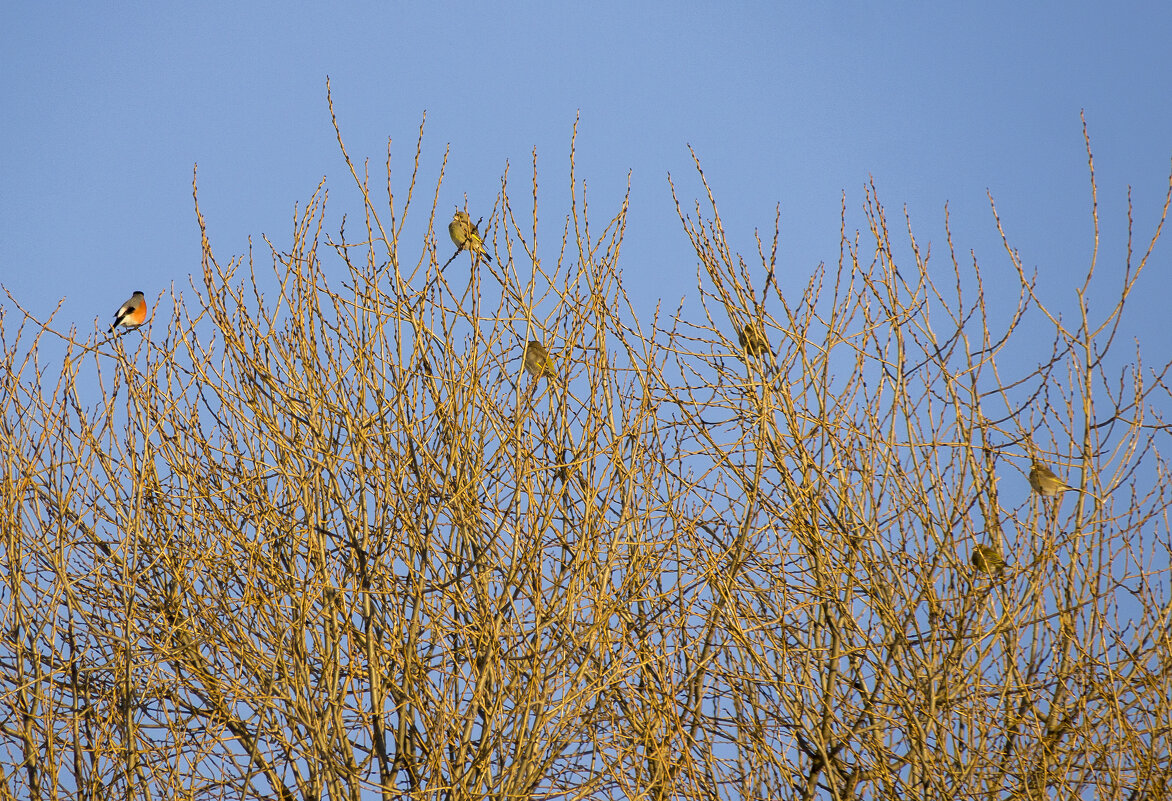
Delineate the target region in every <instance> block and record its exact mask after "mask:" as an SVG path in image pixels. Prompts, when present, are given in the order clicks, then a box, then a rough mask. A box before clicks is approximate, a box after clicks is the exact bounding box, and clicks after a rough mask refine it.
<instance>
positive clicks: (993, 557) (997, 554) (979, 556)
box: [973, 543, 1005, 575]
mask: <svg viewBox="0 0 1172 801" xmlns="http://www.w3.org/2000/svg"><path fill="white" fill-rule="evenodd" d="M973 567H975V568H976V569H977V571H978V572H980V573H989V574H993V573H996V574H998V575H1000V574H1001V571H1002V570H1004V569H1005V558H1004V557H1003V556H1002V555H1001V551H999V550H997V548H996V547H995V546H993V545H986V544H985V543H981V544H980V545H978V546H977V547H976V550H974V551H973Z"/></svg>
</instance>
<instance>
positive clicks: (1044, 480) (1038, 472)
mask: <svg viewBox="0 0 1172 801" xmlns="http://www.w3.org/2000/svg"><path fill="white" fill-rule="evenodd" d="M1030 486H1031V487H1033V488H1034V492H1036V493H1038V494H1039V495H1041V496H1042V497H1043V498H1053V497H1055V496H1056V495H1059V494H1061V492H1062V491H1063V490H1068V489H1074V487H1071V486H1068V485H1067V484H1066V482H1065V481H1063V480H1062V479H1060V478H1059V477H1058V476H1057V475H1055V473H1054V471H1053V470H1051V469H1050V468H1049V467H1047V466H1046V463H1045V462H1039V461H1038V460H1037V459H1034V460H1033V464H1032V465H1031V466H1030ZM1076 491H1077V490H1076Z"/></svg>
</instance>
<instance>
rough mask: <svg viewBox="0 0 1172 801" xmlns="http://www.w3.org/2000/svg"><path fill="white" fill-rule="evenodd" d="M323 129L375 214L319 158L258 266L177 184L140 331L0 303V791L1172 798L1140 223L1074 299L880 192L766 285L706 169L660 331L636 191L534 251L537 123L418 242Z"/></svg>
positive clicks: (1162, 477) (1156, 419)
mask: <svg viewBox="0 0 1172 801" xmlns="http://www.w3.org/2000/svg"><path fill="white" fill-rule="evenodd" d="M421 141H422V136H421ZM339 143H341V137H339ZM343 152H345V148H344V147H343ZM346 159H347V163H348V164H350V165H351V172H352V175H353V176H354V179H355V186H356V187H357V188H358V190H359V193H360V195H361V201H362V207H363V219H364V224H363V226H362V227H361V235H360V236H359V237H358V239H357V240H354V239H353V238H348V236H347V232H346V230H345V225H344V224H343V225H342V226H341V227H340V231H339V233H338V234H337V235H327V234H325V233H324V230H325V193H324V190H319V192H318V193H317V194H315V195H314V197H313V198H312V199H311V201H310V203H309V204H308V205H307V207H306V208H304V209H303V210H301V211H300V212H299V213H298V214H297V216H296V220H295V226H294V231H293V236H292V241H291V244H290V245H288V246H287V247H286V248H284V249H282V248H278V247H277V246H276V245H273V244H271V243H269V251H270V255H271V269H269V268H268V267H267V265H266V266H265V267H263V268H262V267H259V266H257V265H256V264H255V263H254V262H253V258H252V254H251V253H250V254H249V256H248V258H247V260H244V259H235V260H232V261H230V262H227V263H223V262H221V261H220V260H218V259H217V258H216V256H215V254H214V253H213V250H212V247H211V245H210V242H209V239H208V236H207V230H206V227H205V225H204V222H203V219H202V217H201V218H200V220H199V222H200V227H201V231H203V243H204V244H203V270H202V275H201V276H198V277H197V278H196V280H195V282H194V284H193V292H192V294H191V295H190V296H188V297H187V298H186V299H180V298H178V297H176V299H175V301H174V306H173V309H171V310H170V311H168V310H166V309H164V308H162V307H156V309H155V311H154V313H153V315H152V317H151V319H150V320H149V321H148V322H147V324H146V325H144V326H143V327H142V328H141V329H139V330H138V331H133V332H127V333H122V332H120V335H118V336H111V337H107V336H105V334H102V335H99V336H98V337H97V338H93V339H88V340H85V341H82V340H79V339H77V338H76V336H75V335H73V334H72V333H71V332H68V333H67V332H60V331H58V330H57V329H56V328H55V327H54V324H53V321H52V320H51V319H50V320H47V321H38V320H35V319H33V318H32V317H31V316H30V315H27V314H25V313H24V312H23V311H20V310H19V306H17V305H15V302H14V305H13V307H12V308H9V309H5V312H4V317H3V318H0V323H2V325H0V335H2V336H3V343H2V349H0V358H2V359H3V364H2V365H0V453H3V462H2V472H0V499H2V501H3V502H2V503H0V515H2V516H3V517H2V526H0V533H2V536H3V551H2V553H0V559H2V560H3V564H4V573H5V579H6V580H5V584H4V587H3V592H2V595H0V615H2V621H3V627H2V632H0V694H2V696H3V699H4V703H3V704H0V710H3V711H0V766H2V768H3V776H2V778H3V784H2V785H0V797H16V798H37V799H41V798H44V799H51V798H65V797H70V798H73V797H79V798H95V799H96V798H199V799H203V798H208V799H211V798H280V799H319V798H330V799H342V798H352V799H356V798H375V797H384V798H401V797H406V798H419V799H423V798H428V799H471V798H489V797H491V798H501V799H505V798H509V799H522V798H524V799H529V798H549V799H577V798H582V799H585V798H591V799H594V798H598V799H620V798H623V799H626V798H650V799H667V798H687V799H692V798H695V799H739V798H745V799H781V798H795V799H797V798H801V799H812V798H826V799H846V798H875V799H878V798H919V797H922V798H940V797H950V796H956V797H964V798H1004V797H1010V796H1011V797H1037V798H1048V797H1060V798H1075V797H1081V796H1084V795H1086V794H1088V793H1089V794H1092V795H1094V796H1096V797H1100V798H1141V797H1159V796H1160V795H1161V794H1162V793H1166V792H1167V791H1168V777H1169V775H1170V772H1172V765H1170V764H1169V759H1168V754H1169V753H1172V742H1170V740H1172V728H1170V723H1169V719H1170V716H1172V703H1170V701H1169V699H1170V698H1172V661H1170V658H1169V653H1172V651H1170V647H1169V645H1170V644H1169V635H1168V632H1169V630H1170V623H1172V621H1170V619H1169V617H1170V611H1172V607H1170V606H1169V598H1168V596H1167V587H1168V579H1169V541H1168V531H1167V528H1166V520H1167V514H1168V511H1169V503H1170V500H1169V496H1168V489H1167V487H1168V486H1169V485H1168V482H1167V476H1166V473H1165V465H1164V463H1163V461H1162V459H1161V455H1160V451H1159V446H1160V445H1161V444H1162V440H1163V438H1164V437H1165V436H1166V434H1165V427H1164V425H1163V423H1162V418H1161V414H1162V411H1163V410H1166V409H1167V408H1168V401H1169V398H1168V390H1167V386H1166V384H1165V371H1166V369H1167V366H1166V365H1160V366H1159V367H1157V368H1156V369H1155V370H1151V369H1150V368H1145V367H1143V366H1142V365H1141V364H1140V363H1139V362H1138V355H1134V356H1133V355H1130V354H1125V355H1117V354H1116V352H1115V351H1116V350H1117V349H1118V347H1119V345H1118V343H1117V342H1116V338H1115V333H1116V329H1117V326H1118V324H1119V321H1120V319H1121V317H1122V314H1123V309H1124V305H1125V302H1126V300H1127V298H1128V296H1129V294H1130V293H1131V292H1132V291H1133V289H1134V287H1135V286H1136V282H1137V281H1138V280H1139V279H1140V274H1141V272H1142V270H1143V267H1144V263H1145V262H1146V261H1147V258H1148V254H1150V253H1151V247H1152V246H1154V245H1155V243H1156V239H1157V238H1158V235H1159V231H1158V230H1157V231H1156V233H1155V235H1154V236H1153V237H1152V239H1151V246H1149V248H1148V249H1147V252H1146V253H1145V254H1144V255H1143V257H1142V259H1141V260H1140V261H1139V262H1138V263H1137V264H1135V265H1132V264H1131V263H1130V261H1129V263H1128V264H1127V271H1126V274H1125V276H1124V278H1123V280H1122V283H1121V290H1120V291H1119V295H1118V298H1117V303H1116V304H1115V305H1114V307H1113V308H1111V309H1110V310H1109V311H1108V312H1107V314H1106V316H1105V317H1102V318H1101V319H1093V318H1092V317H1091V316H1090V314H1091V312H1090V310H1089V304H1088V303H1087V302H1086V293H1087V291H1088V288H1089V286H1090V280H1091V279H1090V276H1088V279H1087V283H1086V284H1084V285H1083V286H1082V287H1081V288H1080V289H1079V290H1078V292H1077V293H1076V296H1077V302H1078V304H1079V305H1078V308H1079V309H1080V310H1081V311H1082V316H1081V319H1078V320H1076V322H1075V324H1074V325H1073V326H1069V325H1067V324H1066V323H1064V322H1063V321H1062V319H1060V317H1059V316H1058V315H1057V314H1055V313H1053V312H1051V311H1050V310H1049V309H1048V308H1047V307H1046V305H1045V304H1044V303H1043V302H1042V301H1041V300H1040V298H1039V297H1038V294H1037V293H1036V291H1035V290H1036V287H1035V285H1034V282H1033V279H1032V278H1031V277H1030V276H1029V275H1028V274H1027V272H1026V270H1025V269H1024V268H1023V267H1022V265H1021V263H1020V261H1019V260H1018V257H1017V254H1016V253H1015V252H1014V251H1013V250H1012V248H1011V247H1009V245H1008V244H1007V245H1006V249H1005V253H1006V255H1007V258H1008V261H1009V263H1010V264H1012V265H1013V266H1014V267H1016V270H1017V276H1018V279H1019V280H1018V282H1017V285H1016V287H1015V289H1016V290H1017V292H1016V293H1015V295H1016V305H1014V304H1012V303H1010V304H1006V303H1005V296H1006V295H1005V289H1004V287H998V288H997V290H996V292H995V293H993V294H994V295H995V297H994V296H993V295H990V294H987V293H986V289H985V286H984V284H983V283H982V281H981V270H980V268H979V266H978V265H977V264H976V263H975V262H973V263H971V264H963V263H962V261H961V259H960V258H959V257H958V256H957V253H956V251H955V249H953V248H952V243H951V241H949V249H948V261H947V262H946V264H945V266H944V268H941V267H940V266H939V264H938V263H932V264H931V266H930V264H929V262H930V259H929V256H928V254H927V252H926V249H925V250H921V248H920V246H919V244H918V243H917V241H916V239H915V237H914V236H911V235H910V234H909V237H908V241H907V242H906V243H904V242H902V241H899V242H897V241H896V239H897V238H896V237H894V236H893V235H892V234H891V233H890V232H889V229H888V223H887V219H886V216H885V212H884V209H883V207H882V206H881V205H880V204H879V201H878V199H877V197H876V195H875V193H874V188H873V187H870V188H869V189H868V191H867V197H866V203H865V205H864V208H863V213H864V217H865V220H866V225H867V227H866V230H865V231H864V232H862V233H861V234H858V235H855V236H854V237H853V238H852V237H850V236H847V235H846V233H845V231H846V217H847V215H846V207H845V205H844V209H843V230H844V235H843V237H842V242H841V253H840V258H839V260H838V263H837V265H836V266H833V267H827V266H825V265H822V266H819V267H818V268H817V269H816V270H814V272H813V274H812V275H811V276H810V278H809V280H808V283H806V285H805V287H804V290H802V291H800V292H796V293H795V292H792V291H791V292H788V293H786V294H783V292H782V288H781V286H780V285H779V277H782V276H783V274H784V275H787V276H788V275H792V273H793V272H794V270H793V269H792V268H789V269H785V270H783V268H782V267H781V266H780V265H778V264H777V255H776V254H777V244H778V233H777V232H778V229H779V224H778V223H777V222H775V224H774V234H773V238H772V242H771V243H768V242H766V243H762V242H761V241H758V243H757V258H755V259H753V260H752V261H753V263H752V264H751V265H750V264H748V263H747V262H746V260H745V258H744V257H742V256H741V255H739V254H738V253H736V252H735V251H734V249H733V247H732V245H731V244H730V242H729V241H728V239H727V237H726V234H725V227H724V224H723V222H722V220H721V217H720V215H719V213H718V212H717V210H716V204H715V201H714V200H713V199H712V196H711V194H710V193H709V194H708V197H707V200H706V205H704V206H701V205H699V204H697V205H696V206H695V208H694V210H693V211H685V210H683V208H681V207H679V206H677V208H678V210H679V212H680V214H679V216H680V221H681V224H682V227H683V230H684V232H685V234H686V235H687V236H688V237H689V238H690V241H691V245H692V248H693V249H694V251H695V254H696V257H697V261H698V263H699V265H700V267H699V271H698V274H697V277H698V289H697V294H696V296H695V297H694V298H691V299H689V300H687V301H686V302H685V303H684V305H683V306H682V307H681V309H680V311H678V312H677V313H676V314H675V315H673V316H671V317H664V316H660V315H658V314H657V315H656V316H655V317H654V319H653V320H652V321H650V323H648V322H646V321H644V322H640V321H639V320H638V319H637V315H636V314H635V313H634V311H633V309H632V304H631V303H630V302H629V300H628V297H627V295H626V292H625V290H624V287H623V284H622V280H621V270H620V264H621V259H620V249H621V245H622V242H623V238H624V234H625V231H626V225H627V214H628V198H624V199H623V201H622V203H621V205H620V207H619V208H618V210H617V211H616V212H615V213H614V215H613V217H612V219H611V220H610V221H609V222H608V223H607V224H606V226H605V227H604V228H603V229H602V231H601V232H599V231H597V229H593V230H592V228H591V225H590V223H589V220H588V214H587V206H586V202H585V198H584V195H583V194H582V184H581V183H580V182H579V181H578V179H577V177H576V176H574V175H571V187H572V188H573V191H572V194H571V198H570V203H569V213H568V214H567V215H566V218H565V219H566V224H565V226H564V228H563V230H562V234H561V237H560V241H556V242H555V243H554V247H553V248H552V249H551V248H550V247H549V246H548V244H546V240H545V239H540V242H541V244H540V246H539V233H541V232H542V230H543V229H542V228H541V227H540V226H539V225H538V213H537V201H538V192H537V168H536V159H535V160H534V167H533V177H532V198H533V200H532V205H531V207H530V208H529V209H526V210H520V209H518V208H516V207H515V206H514V199H515V197H516V196H517V195H518V194H520V193H517V192H514V191H513V190H512V188H511V187H510V184H509V181H508V177H507V175H506V178H505V179H504V180H503V181H502V185H501V188H500V193H499V195H498V200H497V203H496V205H495V206H494V207H493V208H492V209H491V212H490V213H488V214H486V215H485V216H486V217H487V220H488V223H487V224H486V225H485V227H484V228H483V229H482V230H483V234H482V236H483V241H482V243H481V244H480V247H479V248H467V247H463V248H461V250H460V252H458V254H457V255H458V258H455V259H454V260H451V261H450V264H449V265H447V266H446V268H441V265H442V264H443V262H444V259H445V258H446V256H447V255H448V252H449V251H448V250H447V248H448V247H449V246H448V245H447V243H446V241H445V240H446V235H445V236H436V235H435V234H434V231H435V229H436V227H437V225H438V227H439V229H440V231H441V232H442V230H443V226H444V225H445V224H446V223H445V221H444V220H443V219H438V220H437V209H436V205H437V204H436V203H434V202H433V203H432V206H431V209H430V212H429V213H428V214H427V216H428V227H427V230H426V232H425V233H424V235H423V236H422V242H423V244H422V246H421V247H420V246H419V245H417V244H416V245H410V244H407V239H408V237H407V236H406V234H405V233H404V229H405V223H406V221H407V219H408V218H409V212H410V211H411V210H413V208H414V207H413V206H412V198H413V197H414V190H415V188H416V182H417V179H418V176H419V172H420V156H419V152H418V150H417V152H416V158H415V162H414V169H413V171H412V174H411V178H410V184H409V186H408V187H407V189H406V191H405V193H400V196H401V195H402V194H405V196H406V199H407V200H406V203H405V204H404V205H403V206H402V208H399V206H398V205H397V201H398V200H399V199H400V198H399V197H396V195H395V194H394V193H390V194H389V197H388V198H384V199H377V198H376V197H375V196H374V195H373V194H372V193H371V191H370V185H369V182H368V180H367V179H366V178H365V177H362V176H363V175H365V173H364V172H363V171H361V170H359V169H358V168H357V167H356V166H355V165H354V164H353V162H352V161H351V160H350V158H349V156H348V155H347V157H346ZM445 163H446V162H445ZM696 166H697V174H698V175H699V177H700V179H701V183H702V185H703V187H704V188H705V190H707V184H706V183H704V182H703V180H702V179H703V174H702V173H701V172H699V164H698V163H697V165H696ZM387 170H388V191H389V188H390V184H389V180H390V162H389V156H388V165H387ZM1092 176H1093V173H1092ZM443 180H444V179H443V175H442V171H441V175H440V179H439V182H438V183H437V186H436V195H437V196H438V193H439V188H440V185H442V183H443ZM674 191H675V189H674V186H673V192H674ZM197 209H198V205H197ZM1166 211H1167V206H1165V213H1166ZM410 219H411V220H412V221H413V222H414V220H415V217H411V218H410ZM351 237H352V235H351ZM437 242H442V243H443V244H440V245H439V246H438V247H437ZM486 248H487V249H486ZM489 250H491V252H492V253H493V254H494V255H495V256H496V258H495V260H493V261H490V260H489V259H488V258H487V256H488V251H489ZM1129 253H1130V249H1129ZM1129 258H1130V257H1129ZM268 260H269V259H268V257H266V261H268ZM944 280H947V281H948V282H950V283H951V286H949V285H948V284H946V283H942V281H944ZM149 294H150V293H148V296H149ZM148 299H149V300H155V298H149V297H148ZM1100 305H1101V304H1100ZM1096 308H1099V306H1096ZM13 309H16V310H18V312H19V314H23V315H24V316H23V317H20V316H17V313H16V312H14V311H13ZM1099 313H1100V314H1101V312H1099ZM1039 320H1041V321H1042V323H1039V322H1038V321H1039ZM14 321H15V322H14ZM1041 324H1044V325H1047V326H1049V329H1050V330H1051V331H1052V350H1051V351H1050V353H1049V354H1048V355H1047V356H1046V358H1045V360H1044V361H1042V362H1041V363H1038V364H1034V365H1032V366H1029V367H1023V366H1022V364H1021V363H1020V360H1018V361H1017V362H1015V361H1014V360H1013V358H1012V357H1011V355H1010V354H1012V353H1013V350H1012V349H1013V348H1014V347H1015V344H1014V343H1016V342H1018V341H1019V340H1020V339H1021V337H1022V336H1023V331H1024V330H1025V329H1026V328H1027V327H1028V326H1039V325H1041ZM1034 330H1038V329H1037V328H1036V327H1035V328H1034ZM59 343H60V345H59ZM529 343H540V344H541V346H542V348H543V349H544V353H542V358H541V360H540V363H537V366H536V368H534V364H533V363H532V358H530V357H527V356H526V354H527V353H529V354H530V356H531V355H532V354H533V353H535V352H537V351H536V350H530V347H531V345H530V344H529ZM59 350H63V356H60V357H58V356H49V355H48V354H50V353H57V352H58V351H59ZM1126 359H1131V361H1130V363H1128V362H1127V361H1125V360H1126ZM49 365H57V366H49ZM526 367H528V368H530V369H528V370H527V369H526ZM1033 460H1042V461H1045V462H1046V463H1048V464H1050V465H1051V466H1053V467H1054V469H1055V470H1056V471H1057V473H1058V474H1059V475H1060V476H1062V477H1063V480H1064V481H1066V482H1068V483H1069V484H1070V485H1071V489H1072V490H1078V492H1073V491H1066V492H1065V493H1059V494H1058V495H1056V496H1055V497H1049V496H1042V495H1039V494H1037V493H1031V492H1030V483H1029V481H1028V480H1027V472H1028V470H1029V467H1030V464H1031V462H1032V461H1033Z"/></svg>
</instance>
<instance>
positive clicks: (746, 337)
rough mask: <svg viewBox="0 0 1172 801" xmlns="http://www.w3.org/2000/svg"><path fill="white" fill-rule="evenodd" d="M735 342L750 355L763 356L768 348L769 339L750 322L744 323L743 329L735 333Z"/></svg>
mask: <svg viewBox="0 0 1172 801" xmlns="http://www.w3.org/2000/svg"><path fill="white" fill-rule="evenodd" d="M737 342H738V343H740V346H741V349H742V350H744V351H745V352H747V353H748V354H749V355H750V356H764V355H765V354H766V353H768V352H769V350H770V348H769V340H767V339H766V338H765V334H763V333H762V332H761V331H760V330H758V328H757V326H755V325H753V324H752V323H745V327H744V329H743V330H742V331H740V333H738V334H737Z"/></svg>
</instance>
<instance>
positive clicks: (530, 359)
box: [525, 339, 558, 381]
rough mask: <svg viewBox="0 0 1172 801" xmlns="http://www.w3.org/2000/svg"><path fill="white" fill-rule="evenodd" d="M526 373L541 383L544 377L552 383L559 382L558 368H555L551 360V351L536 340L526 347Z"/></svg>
mask: <svg viewBox="0 0 1172 801" xmlns="http://www.w3.org/2000/svg"><path fill="white" fill-rule="evenodd" d="M525 372H527V373H528V374H529V375H531V376H534V377H535V378H537V379H538V380H539V381H540V380H541V378H542V377H543V376H544V377H545V378H548V379H549V380H550V381H557V380H558V372H557V368H555V367H554V366H553V359H551V358H549V351H547V350H546V349H545V346H544V345H542V344H541V343H540V342H538V341H537V340H536V339H534V340H532V341H530V343H529V344H528V345H526V346H525Z"/></svg>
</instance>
